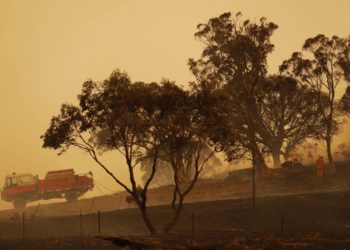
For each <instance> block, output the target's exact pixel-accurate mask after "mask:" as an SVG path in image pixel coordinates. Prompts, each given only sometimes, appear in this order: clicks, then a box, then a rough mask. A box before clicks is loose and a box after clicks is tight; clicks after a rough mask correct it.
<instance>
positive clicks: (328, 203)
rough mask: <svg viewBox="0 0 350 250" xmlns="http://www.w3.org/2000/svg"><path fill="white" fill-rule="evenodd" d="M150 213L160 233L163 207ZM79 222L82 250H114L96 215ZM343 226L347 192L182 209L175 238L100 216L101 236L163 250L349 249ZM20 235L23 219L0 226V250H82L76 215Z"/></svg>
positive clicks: (349, 200)
mask: <svg viewBox="0 0 350 250" xmlns="http://www.w3.org/2000/svg"><path fill="white" fill-rule="evenodd" d="M149 211H150V215H151V217H152V218H153V219H154V221H155V224H156V226H157V227H158V228H161V227H162V224H163V222H164V221H166V220H168V219H169V217H170V213H169V212H170V210H169V208H168V207H167V206H158V207H152V208H150V210H149ZM192 212H193V213H194V236H193V237H192ZM281 216H283V220H284V225H283V232H282V230H281ZM82 218H83V245H84V249H118V248H116V247H115V246H114V245H113V244H112V243H111V242H110V241H106V240H101V239H97V238H95V236H96V235H97V234H98V227H97V215H96V214H84V215H83V216H82ZM347 225H350V192H332V193H320V194H307V195H291V196H283V197H265V198H259V199H257V207H256V209H255V210H252V207H251V200H250V199H240V200H223V201H214V202H200V203H192V204H186V205H185V207H184V210H183V214H182V216H181V219H180V221H179V223H178V224H177V226H176V227H175V229H174V230H173V232H172V233H171V234H170V235H168V236H161V235H160V236H158V237H156V238H150V237H149V236H148V233H147V230H146V228H145V226H144V224H143V222H142V220H141V218H140V215H139V212H138V210H137V209H125V210H118V211H111V212H104V213H102V215H101V234H102V235H104V236H127V238H129V239H130V237H134V239H136V241H146V242H148V243H149V242H151V244H153V245H156V246H160V245H163V246H166V247H167V248H166V249H176V248H179V249H181V248H182V249H190V248H191V247H192V249H225V247H227V249H283V248H282V247H284V249H350V229H349V228H347ZM22 229H23V228H22V218H19V219H17V220H9V221H1V223H0V249H83V248H82V240H81V234H80V217H79V216H76V215H75V216H64V217H50V218H45V219H44V218H32V219H27V220H25V233H24V237H25V239H24V241H23V239H22V233H23V231H22ZM282 238H283V240H282ZM148 243H147V244H148ZM244 246H250V247H251V248H244ZM258 246H259V247H258ZM230 247H231V248H230ZM155 249H157V248H155ZM159 249H162V248H159Z"/></svg>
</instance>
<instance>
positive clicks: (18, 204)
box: [13, 199, 26, 209]
mask: <svg viewBox="0 0 350 250" xmlns="http://www.w3.org/2000/svg"><path fill="white" fill-rule="evenodd" d="M13 206H14V208H15V209H24V208H25V207H26V201H25V200H24V199H15V200H14V201H13Z"/></svg>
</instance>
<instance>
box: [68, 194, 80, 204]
mask: <svg viewBox="0 0 350 250" xmlns="http://www.w3.org/2000/svg"><path fill="white" fill-rule="evenodd" d="M65 198H66V200H67V201H68V202H74V201H77V200H78V195H77V194H76V193H66V194H65Z"/></svg>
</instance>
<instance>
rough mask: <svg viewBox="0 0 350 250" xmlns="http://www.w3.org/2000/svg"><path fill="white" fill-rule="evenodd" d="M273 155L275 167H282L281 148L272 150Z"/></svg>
mask: <svg viewBox="0 0 350 250" xmlns="http://www.w3.org/2000/svg"><path fill="white" fill-rule="evenodd" d="M271 155H272V159H273V167H274V168H281V158H280V152H279V150H272V152H271Z"/></svg>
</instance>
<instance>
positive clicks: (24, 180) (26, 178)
mask: <svg viewBox="0 0 350 250" xmlns="http://www.w3.org/2000/svg"><path fill="white" fill-rule="evenodd" d="M32 182H33V178H32V176H30V175H27V176H21V183H23V184H29V183H32Z"/></svg>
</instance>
